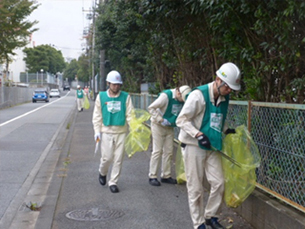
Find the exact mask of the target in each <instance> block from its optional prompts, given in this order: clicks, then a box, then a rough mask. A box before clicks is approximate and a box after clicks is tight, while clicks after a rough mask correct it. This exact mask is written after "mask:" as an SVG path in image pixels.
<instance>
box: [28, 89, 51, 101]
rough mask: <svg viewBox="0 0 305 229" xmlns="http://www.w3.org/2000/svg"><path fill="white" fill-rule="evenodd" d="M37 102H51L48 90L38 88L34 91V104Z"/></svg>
mask: <svg viewBox="0 0 305 229" xmlns="http://www.w3.org/2000/svg"><path fill="white" fill-rule="evenodd" d="M37 101H45V102H46V103H47V102H49V93H48V91H47V89H46V88H37V89H35V90H34V92H33V97H32V102H33V103H36V102H37Z"/></svg>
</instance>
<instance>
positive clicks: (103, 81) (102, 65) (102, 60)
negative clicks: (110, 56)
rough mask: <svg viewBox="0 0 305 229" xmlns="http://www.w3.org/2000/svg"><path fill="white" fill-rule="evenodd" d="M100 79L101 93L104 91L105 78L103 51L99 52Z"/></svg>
mask: <svg viewBox="0 0 305 229" xmlns="http://www.w3.org/2000/svg"><path fill="white" fill-rule="evenodd" d="M100 60H101V61H100V77H101V88H100V89H101V91H106V77H105V64H106V61H105V50H101V51H100Z"/></svg>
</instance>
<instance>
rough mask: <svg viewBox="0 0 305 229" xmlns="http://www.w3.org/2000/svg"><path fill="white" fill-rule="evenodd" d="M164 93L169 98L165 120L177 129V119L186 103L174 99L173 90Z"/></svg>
mask: <svg viewBox="0 0 305 229" xmlns="http://www.w3.org/2000/svg"><path fill="white" fill-rule="evenodd" d="M163 93H165V94H166V95H167V97H168V105H167V108H166V110H165V113H164V115H163V118H164V119H167V120H168V121H169V122H170V123H171V126H172V127H176V126H177V125H176V119H177V117H178V115H179V113H180V111H181V109H182V106H183V104H184V102H180V101H178V100H176V99H173V93H172V91H171V90H165V91H163ZM159 95H160V94H159Z"/></svg>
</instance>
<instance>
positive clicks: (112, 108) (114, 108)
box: [107, 101, 121, 114]
mask: <svg viewBox="0 0 305 229" xmlns="http://www.w3.org/2000/svg"><path fill="white" fill-rule="evenodd" d="M107 110H108V112H110V113H112V114H114V113H117V112H120V111H121V101H109V102H107Z"/></svg>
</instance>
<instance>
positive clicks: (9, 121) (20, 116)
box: [0, 92, 70, 127]
mask: <svg viewBox="0 0 305 229" xmlns="http://www.w3.org/2000/svg"><path fill="white" fill-rule="evenodd" d="M69 93H70V92H68V93H67V94H66V95H65V96H64V97H61V98H59V99H57V100H55V101H53V102H50V103H48V104H46V105H43V106H41V107H38V108H36V109H35V110H32V111H29V112H27V113H24V114H23V115H19V116H18V117H16V118H13V119H11V120H8V121H6V122H4V123H1V124H0V127H1V126H4V125H6V124H9V123H11V122H13V121H16V120H18V119H20V118H22V117H24V116H27V115H29V114H31V113H33V112H35V111H38V110H40V109H42V108H44V107H46V106H49V105H51V104H53V103H56V102H57V101H59V100H61V99H63V98H65V97H66V96H67V95H68V94H69Z"/></svg>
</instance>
